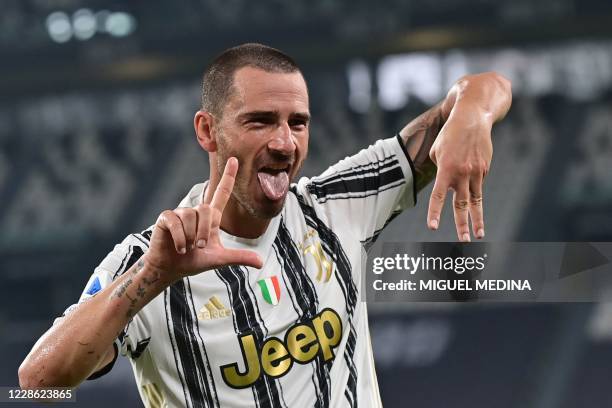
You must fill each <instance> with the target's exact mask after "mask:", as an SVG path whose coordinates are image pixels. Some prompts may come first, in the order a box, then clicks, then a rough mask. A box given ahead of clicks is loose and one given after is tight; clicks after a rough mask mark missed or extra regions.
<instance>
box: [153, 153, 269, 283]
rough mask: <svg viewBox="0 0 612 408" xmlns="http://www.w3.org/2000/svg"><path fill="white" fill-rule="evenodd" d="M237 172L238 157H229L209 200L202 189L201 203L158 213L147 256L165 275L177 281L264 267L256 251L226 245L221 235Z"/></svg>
mask: <svg viewBox="0 0 612 408" xmlns="http://www.w3.org/2000/svg"><path fill="white" fill-rule="evenodd" d="M237 172H238V160H237V159H236V158H234V157H230V158H229V160H228V161H227V163H226V165H225V171H224V172H223V176H222V177H221V181H220V182H219V185H218V186H217V189H216V190H215V192H214V194H213V195H212V199H211V200H210V202H207V201H205V199H204V192H202V202H201V204H199V205H198V206H196V207H194V208H177V209H175V210H166V211H164V212H162V213H161V214H160V215H159V218H158V219H157V222H156V223H155V229H154V230H153V235H152V236H151V243H150V247H149V251H148V252H147V254H146V255H145V256H146V259H147V261H148V262H149V264H150V265H151V266H152V267H155V268H157V269H158V270H159V271H160V273H161V274H164V275H166V276H165V277H166V278H169V279H171V280H177V279H180V278H182V277H184V276H188V275H195V274H198V273H200V272H204V271H206V270H210V269H214V268H216V267H219V266H225V265H246V266H252V267H255V268H261V267H262V266H263V262H262V260H261V258H260V257H259V255H258V254H257V253H256V252H254V251H249V250H246V249H230V248H225V247H224V246H223V244H222V243H221V239H220V237H219V225H220V223H221V217H222V215H223V210H224V209H225V205H226V204H227V201H228V200H229V198H230V196H231V194H232V190H233V188H234V181H235V179H236V173H237ZM208 196H210V194H208Z"/></svg>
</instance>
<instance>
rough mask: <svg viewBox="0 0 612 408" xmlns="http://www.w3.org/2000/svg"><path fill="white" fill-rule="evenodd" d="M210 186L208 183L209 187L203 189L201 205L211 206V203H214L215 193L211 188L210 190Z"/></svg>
mask: <svg viewBox="0 0 612 408" xmlns="http://www.w3.org/2000/svg"><path fill="white" fill-rule="evenodd" d="M209 186H210V183H208V185H206V186H205V187H204V188H202V194H201V196H200V203H201V204H210V202H211V201H212V196H213V191H212V189H211V188H208V187H209Z"/></svg>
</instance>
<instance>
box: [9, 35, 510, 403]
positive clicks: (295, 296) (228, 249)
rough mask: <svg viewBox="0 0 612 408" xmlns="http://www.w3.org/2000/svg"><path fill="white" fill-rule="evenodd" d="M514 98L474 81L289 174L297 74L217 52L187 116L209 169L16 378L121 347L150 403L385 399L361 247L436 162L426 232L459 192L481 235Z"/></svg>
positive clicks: (130, 246) (95, 284) (79, 363)
mask: <svg viewBox="0 0 612 408" xmlns="http://www.w3.org/2000/svg"><path fill="white" fill-rule="evenodd" d="M510 103H511V93H510V85H509V83H508V81H507V80H505V79H504V78H503V77H501V76H499V75H497V74H494V73H487V74H480V75H473V76H468V77H466V78H464V79H462V80H460V81H458V82H457V83H456V85H454V86H453V88H452V89H451V90H450V92H449V93H448V95H447V97H446V98H445V99H444V100H443V101H442V102H441V103H440V104H438V105H436V106H435V107H433V108H432V109H430V110H429V111H427V112H425V113H424V114H422V115H421V116H419V117H418V118H417V119H415V120H414V121H412V122H411V123H410V124H408V125H407V126H406V127H405V128H404V129H403V130H402V131H401V132H400V134H399V135H397V136H396V137H392V138H389V139H386V140H381V141H378V142H377V143H376V144H375V145H373V146H370V147H368V148H367V149H364V150H362V151H360V152H359V153H357V154H356V155H354V156H352V157H347V158H346V159H344V160H341V161H340V162H339V163H337V164H335V165H334V166H332V167H330V168H329V169H328V170H327V171H325V172H324V173H323V174H322V175H320V176H318V177H314V178H311V179H308V178H302V179H300V180H299V182H298V183H297V184H291V181H292V180H293V179H294V178H295V176H296V175H297V174H298V172H299V170H300V167H301V166H302V163H303V161H304V159H305V158H306V154H307V150H308V137H309V134H308V128H309V120H310V114H309V105H308V91H307V87H306V83H305V81H304V78H303V76H302V74H301V72H300V70H299V68H298V67H297V65H296V64H295V63H294V62H293V60H291V59H290V58H289V57H288V56H286V55H284V54H283V53H281V52H280V51H278V50H275V49H272V48H269V47H266V46H263V45H258V44H246V45H242V46H239V47H235V48H232V49H229V50H227V51H225V52H224V53H223V54H221V55H220V56H219V57H218V58H217V59H216V60H215V61H214V62H213V63H212V65H211V66H210V67H209V68H208V69H207V71H206V73H205V74H204V80H203V87H202V109H201V110H200V111H198V112H197V113H196V115H195V118H194V126H195V131H196V135H197V140H198V143H199V144H200V146H201V147H202V148H203V149H204V150H206V151H207V152H208V153H209V159H210V180H209V181H207V182H205V183H203V184H198V185H196V186H194V187H193V188H192V190H191V191H190V192H189V194H188V195H187V197H186V198H185V199H184V200H183V201H182V202H181V203H180V205H179V207H178V208H177V209H175V210H167V211H164V212H162V213H161V215H160V216H159V218H158V220H157V222H156V223H155V225H154V226H152V227H151V228H149V229H148V230H146V231H143V232H142V233H140V234H132V235H130V236H128V237H127V238H126V239H125V240H124V241H123V242H122V243H121V244H119V245H117V246H116V247H115V249H114V250H113V251H112V252H111V253H110V254H109V255H108V256H107V257H106V258H105V259H104V260H103V261H102V263H101V264H100V266H99V267H98V268H96V270H95V272H94V274H93V276H92V277H91V279H90V282H89V283H88V285H87V287H86V289H85V292H84V293H83V295H82V297H81V300H80V302H79V303H78V305H76V306H74V307H71V308H69V309H68V310H67V311H66V313H65V315H64V316H63V317H62V318H60V319H58V320H57V321H56V323H55V324H54V325H53V327H52V328H51V329H49V331H48V332H47V333H46V334H45V335H43V336H42V337H41V339H40V340H39V341H38V342H37V343H36V345H35V346H34V347H33V349H32V351H31V352H30V354H29V355H28V356H27V357H26V359H25V361H24V362H23V364H22V365H21V367H20V370H19V378H20V384H21V386H22V387H23V388H40V387H51V386H69V387H75V386H77V385H78V384H79V383H80V382H82V381H83V380H85V379H86V378H95V377H97V376H100V375H102V374H104V373H105V372H107V371H108V370H110V368H111V367H112V364H113V362H114V360H115V358H116V356H117V354H118V352H119V351H120V352H121V353H122V354H124V355H127V356H129V357H130V361H131V363H132V365H133V368H134V373H135V375H136V380H137V383H138V385H139V391H140V394H141V397H142V399H143V401H144V403H145V404H146V405H147V406H162V405H168V406H187V407H233V406H264V407H268V406H269V407H311V406H317V407H345V406H350V407H356V406H358V405H359V406H362V407H376V406H380V405H381V403H380V397H379V393H378V386H377V381H376V375H375V371H374V365H373V357H372V350H371V346H370V338H369V332H368V323H367V312H366V305H365V303H363V302H360V301H359V296H360V294H359V290H360V288H359V285H358V284H357V283H358V282H359V279H360V275H361V274H362V273H365V271H362V270H361V269H360V261H361V246H362V244H363V243H365V242H369V241H372V240H373V239H375V238H376V236H377V235H378V234H379V233H380V231H381V230H382V228H383V227H384V226H385V225H386V224H387V223H388V222H389V221H390V220H391V219H392V218H394V217H395V216H396V215H397V214H398V213H399V212H400V211H401V210H403V209H404V208H406V207H409V206H411V205H414V204H415V202H416V192H417V191H418V190H420V189H421V188H423V186H425V185H426V184H427V183H428V182H429V181H430V180H431V179H433V177H434V175H435V174H436V167H437V178H436V181H435V186H434V190H433V193H432V196H431V198H430V203H429V214H428V221H427V222H428V225H429V227H430V228H432V229H436V228H437V227H438V222H439V219H440V212H441V209H442V206H443V204H444V201H445V197H446V193H447V191H448V190H449V189H452V190H453V191H454V198H453V203H454V205H453V207H454V213H455V221H456V225H457V234H458V237H459V239H460V240H462V241H469V240H470V230H469V218H470V217H471V220H472V228H473V231H474V234H475V236H476V237H478V238H482V237H483V236H484V222H483V213H482V183H483V179H484V176H485V174H486V172H487V170H488V168H489V164H490V161H491V155H492V146H491V127H492V125H493V123H494V122H495V121H497V120H499V119H501V118H502V117H503V116H504V115H505V114H506V112H507V111H508V109H509V107H510ZM329 142H330V143H333V142H334V141H333V140H330V141H329ZM436 165H437V166H436Z"/></svg>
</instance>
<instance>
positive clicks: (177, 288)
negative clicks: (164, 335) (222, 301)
mask: <svg viewBox="0 0 612 408" xmlns="http://www.w3.org/2000/svg"><path fill="white" fill-rule="evenodd" d="M186 279H187V278H186ZM187 302H188V299H187V288H186V285H185V279H182V280H179V281H177V282H175V283H174V284H173V285H172V286H171V287H170V314H171V316H172V326H173V330H174V339H175V341H176V345H177V349H178V354H179V358H180V360H181V365H182V366H183V373H184V374H185V383H186V385H187V391H188V392H187V393H186V394H187V395H186V400H185V402H186V403H187V405H188V406H191V407H193V408H200V407H214V406H218V403H217V404H215V400H214V396H213V395H212V392H211V390H210V385H209V383H208V379H207V375H206V369H205V366H204V361H203V358H202V353H200V346H199V344H198V340H197V339H196V336H195V332H194V330H193V326H194V319H193V316H192V314H191V310H190V308H189V305H188V303H187ZM196 324H197V323H196ZM202 345H203V344H202Z"/></svg>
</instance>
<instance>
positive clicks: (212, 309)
mask: <svg viewBox="0 0 612 408" xmlns="http://www.w3.org/2000/svg"><path fill="white" fill-rule="evenodd" d="M231 314H232V312H231V311H230V310H229V309H227V308H226V307H225V306H223V303H221V300H219V298H218V297H216V296H213V297H211V298H210V299H209V300H208V303H206V304H205V305H204V307H202V308H201V309H200V311H199V312H198V320H211V319H221V318H224V317H229V316H231Z"/></svg>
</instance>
